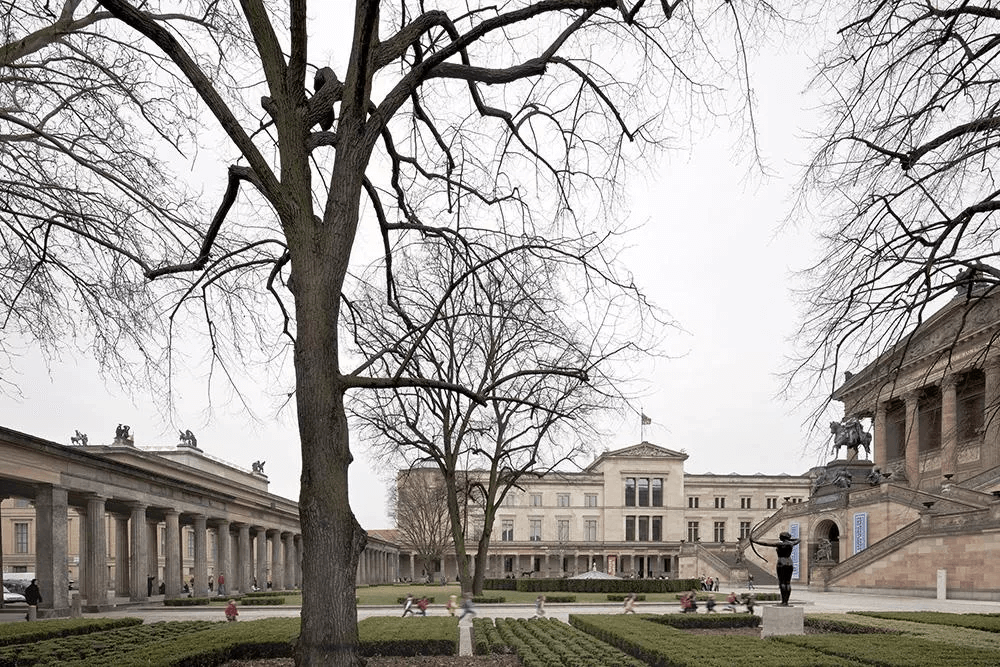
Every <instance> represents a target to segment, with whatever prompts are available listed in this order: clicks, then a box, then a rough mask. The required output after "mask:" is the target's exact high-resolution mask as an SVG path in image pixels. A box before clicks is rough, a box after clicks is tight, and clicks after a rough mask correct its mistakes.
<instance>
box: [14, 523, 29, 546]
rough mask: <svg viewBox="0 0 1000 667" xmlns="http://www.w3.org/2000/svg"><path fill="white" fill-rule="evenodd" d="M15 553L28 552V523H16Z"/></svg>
mask: <svg viewBox="0 0 1000 667" xmlns="http://www.w3.org/2000/svg"><path fill="white" fill-rule="evenodd" d="M14 553H16V554H26V553H28V524H26V523H15V524H14Z"/></svg>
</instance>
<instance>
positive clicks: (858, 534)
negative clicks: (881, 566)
mask: <svg viewBox="0 0 1000 667" xmlns="http://www.w3.org/2000/svg"><path fill="white" fill-rule="evenodd" d="M867 548H868V512H858V513H857V514H855V515H854V553H858V552H860V551H864V550H865V549H867Z"/></svg>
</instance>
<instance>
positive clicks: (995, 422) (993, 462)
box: [979, 356, 1000, 470]
mask: <svg viewBox="0 0 1000 667" xmlns="http://www.w3.org/2000/svg"><path fill="white" fill-rule="evenodd" d="M983 371H984V373H985V375H986V392H985V396H984V404H985V412H986V414H984V415H983V426H984V430H985V434H984V436H983V444H982V449H981V450H980V454H979V463H980V470H989V469H990V468H994V467H996V466H998V465H1000V356H991V357H989V358H988V359H987V360H986V364H985V366H984V368H983Z"/></svg>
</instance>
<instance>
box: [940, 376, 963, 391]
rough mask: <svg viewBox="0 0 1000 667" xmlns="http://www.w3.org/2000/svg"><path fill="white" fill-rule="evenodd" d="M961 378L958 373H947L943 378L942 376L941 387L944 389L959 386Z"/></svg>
mask: <svg viewBox="0 0 1000 667" xmlns="http://www.w3.org/2000/svg"><path fill="white" fill-rule="evenodd" d="M959 378H960V376H959V374H958V373H949V374H948V375H945V376H944V377H943V378H941V383H940V384H941V389H942V390H945V389H954V388H955V387H956V386H958V380H959Z"/></svg>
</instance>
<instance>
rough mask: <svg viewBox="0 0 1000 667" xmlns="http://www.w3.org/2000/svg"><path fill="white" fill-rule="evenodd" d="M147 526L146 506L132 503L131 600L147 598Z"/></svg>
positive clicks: (130, 548) (130, 531) (130, 549)
mask: <svg viewBox="0 0 1000 667" xmlns="http://www.w3.org/2000/svg"><path fill="white" fill-rule="evenodd" d="M148 537H149V528H148V527H147V525H146V506H145V505H143V504H142V503H134V504H133V505H132V515H131V516H130V517H129V550H128V555H129V558H128V560H129V569H128V572H129V575H130V576H129V581H128V584H129V599H130V600H132V601H133V602H138V601H141V600H148V599H149V596H148V595H146V572H147V570H146V568H148V567H149V545H148V544H147V542H146V540H147V538H148Z"/></svg>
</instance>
